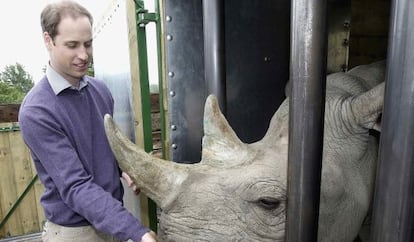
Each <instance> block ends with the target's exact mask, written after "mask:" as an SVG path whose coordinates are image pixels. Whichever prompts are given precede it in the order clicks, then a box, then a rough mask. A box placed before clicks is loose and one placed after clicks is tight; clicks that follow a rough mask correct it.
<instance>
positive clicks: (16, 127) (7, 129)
mask: <svg viewBox="0 0 414 242" xmlns="http://www.w3.org/2000/svg"><path fill="white" fill-rule="evenodd" d="M19 130H20V127H19V126H18V125H14V124H13V125H12V126H11V127H2V128H0V133H1V132H13V131H19Z"/></svg>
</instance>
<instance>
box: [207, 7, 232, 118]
mask: <svg viewBox="0 0 414 242" xmlns="http://www.w3.org/2000/svg"><path fill="white" fill-rule="evenodd" d="M203 29H204V73H205V74H204V76H205V80H206V86H207V92H208V93H207V94H214V95H215V96H216V97H217V100H218V103H219V105H220V108H221V111H222V112H223V113H226V78H225V69H226V68H225V43H224V1H223V0H203Z"/></svg>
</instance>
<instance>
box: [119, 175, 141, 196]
mask: <svg viewBox="0 0 414 242" xmlns="http://www.w3.org/2000/svg"><path fill="white" fill-rule="evenodd" d="M122 178H124V179H125V181H126V183H127V184H128V187H130V188H131V189H132V191H133V192H134V194H135V195H138V194H139V193H140V192H141V190H140V189H139V188H138V187H137V185H135V183H134V182H133V181H132V179H131V177H129V175H128V174H126V173H125V172H122Z"/></svg>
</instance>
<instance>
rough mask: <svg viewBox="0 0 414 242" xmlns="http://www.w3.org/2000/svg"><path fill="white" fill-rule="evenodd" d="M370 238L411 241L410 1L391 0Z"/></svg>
mask: <svg viewBox="0 0 414 242" xmlns="http://www.w3.org/2000/svg"><path fill="white" fill-rule="evenodd" d="M390 20H391V21H390V22H391V24H390V33H389V45H388V59H387V68H388V69H387V74H386V90H385V100H384V101H385V104H384V112H383V121H382V133H381V142H380V151H379V161H378V169H377V181H376V190H375V196H374V197H375V200H374V215H373V225H372V226H373V228H372V231H373V232H372V241H376V242H382V241H384V242H385V241H392V242H403V241H413V240H414V195H413V194H414V193H413V191H414V149H413V146H414V135H413V134H414V68H413V67H414V31H413V28H412V26H413V25H414V1H412V0H397V1H392V7H391V19H390Z"/></svg>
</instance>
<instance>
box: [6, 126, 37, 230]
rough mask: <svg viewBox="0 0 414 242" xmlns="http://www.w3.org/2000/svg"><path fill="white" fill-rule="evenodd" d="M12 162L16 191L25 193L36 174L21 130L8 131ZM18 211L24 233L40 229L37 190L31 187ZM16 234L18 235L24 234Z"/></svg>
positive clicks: (19, 193)
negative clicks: (33, 171) (36, 198)
mask: <svg viewBox="0 0 414 242" xmlns="http://www.w3.org/2000/svg"><path fill="white" fill-rule="evenodd" d="M8 134H9V142H10V151H11V158H12V159H11V162H13V165H14V175H15V176H14V178H15V185H16V191H17V194H18V196H20V195H21V194H23V192H24V191H25V189H26V188H27V186H28V185H29V183H30V182H31V181H32V179H33V177H34V175H33V174H32V169H31V166H30V163H31V162H32V161H31V160H30V158H29V157H28V156H27V155H26V154H27V152H26V149H27V148H26V145H25V143H24V142H23V138H22V136H21V132H20V131H14V132H8ZM17 211H19V214H20V221H21V224H20V225H21V227H22V230H23V231H22V232H23V233H22V234H29V233H34V232H39V231H40V225H39V221H38V214H37V207H36V202H35V192H34V189H33V188H31V189H30V191H29V192H28V193H27V194H26V196H25V197H24V199H23V200H22V201H21V202H20V204H19V206H18V208H17ZM22 234H16V235H22Z"/></svg>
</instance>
